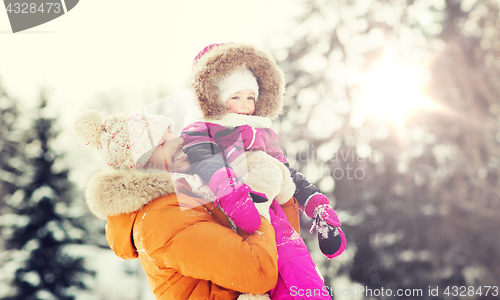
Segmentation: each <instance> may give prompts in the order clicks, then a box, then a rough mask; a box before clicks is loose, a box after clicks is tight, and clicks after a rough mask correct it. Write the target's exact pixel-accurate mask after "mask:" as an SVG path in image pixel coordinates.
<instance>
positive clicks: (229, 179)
mask: <svg viewBox="0 0 500 300" xmlns="http://www.w3.org/2000/svg"><path fill="white" fill-rule="evenodd" d="M209 186H210V189H211V190H212V192H213V193H214V194H215V196H216V200H215V202H214V204H215V205H219V206H220V208H221V209H222V211H223V212H224V213H225V214H226V216H227V217H228V218H229V219H231V220H232V221H233V222H234V224H235V225H236V226H237V227H239V228H241V229H242V230H243V231H245V232H246V233H248V234H251V233H254V232H255V231H256V230H257V229H259V227H260V222H261V221H260V214H259V212H258V211H257V208H255V205H254V203H253V199H252V197H251V193H253V192H252V190H251V189H250V187H249V186H248V185H246V184H244V183H242V182H240V181H238V180H237V177H236V174H235V173H234V171H233V170H232V169H229V168H221V169H219V170H217V171H216V172H215V173H214V175H213V176H212V178H211V179H210V183H209Z"/></svg>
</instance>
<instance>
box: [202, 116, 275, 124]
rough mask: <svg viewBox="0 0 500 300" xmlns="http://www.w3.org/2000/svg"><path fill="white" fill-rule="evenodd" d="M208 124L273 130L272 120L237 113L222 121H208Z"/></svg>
mask: <svg viewBox="0 0 500 300" xmlns="http://www.w3.org/2000/svg"><path fill="white" fill-rule="evenodd" d="M206 122H210V123H214V124H219V125H221V126H224V127H236V126H242V125H249V126H252V127H254V128H271V125H272V122H271V119H269V118H267V117H259V116H247V115H240V114H235V113H228V114H227V115H224V116H223V117H222V118H221V119H220V120H206Z"/></svg>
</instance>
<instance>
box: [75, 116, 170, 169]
mask: <svg viewBox="0 0 500 300" xmlns="http://www.w3.org/2000/svg"><path fill="white" fill-rule="evenodd" d="M170 126H172V121H170V119H168V118H166V117H164V116H156V115H148V114H145V113H143V112H141V111H139V112H137V113H135V114H132V115H127V114H120V115H112V116H111V117H109V118H107V119H106V120H104V121H103V120H102V117H101V115H100V114H99V113H98V112H97V111H95V110H90V111H87V112H84V113H82V114H81V115H80V116H78V117H77V118H76V119H75V124H74V130H75V134H76V136H77V137H78V139H79V140H80V141H81V142H82V143H83V144H85V145H86V146H89V147H91V148H94V149H96V150H97V151H98V152H99V154H100V155H101V157H102V159H103V160H104V162H105V163H106V164H108V165H109V166H110V167H112V168H115V169H130V168H138V169H144V167H145V166H146V164H147V162H148V160H149V158H150V157H151V154H152V152H153V150H154V149H155V148H156V147H157V146H158V145H159V144H160V143H161V142H162V141H163V135H164V133H165V131H166V130H168V128H169V127H170Z"/></svg>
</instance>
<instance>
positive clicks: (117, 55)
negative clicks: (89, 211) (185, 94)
mask: <svg viewBox="0 0 500 300" xmlns="http://www.w3.org/2000/svg"><path fill="white" fill-rule="evenodd" d="M296 3H297V1H285V0H271V1H268V0H253V1H243V0H212V1H202V0H183V1H177V0H176V1H173V0H168V1H165V0H149V1H140V2H138V1H119V0H107V1H97V0H84V1H80V2H79V3H78V5H77V6H76V7H75V8H73V9H72V10H71V11H69V12H67V13H66V14H65V15H63V16H61V17H59V18H57V19H54V20H52V21H50V22H48V23H45V24H42V25H40V26H37V27H34V28H31V29H28V30H26V31H22V32H18V33H15V34H13V33H12V31H11V27H10V24H9V21H8V16H7V13H6V11H4V10H1V11H0V45H1V47H0V79H1V81H2V84H3V86H4V87H6V88H7V91H8V92H9V94H10V95H11V96H13V97H15V98H16V99H18V100H19V102H20V103H21V104H23V106H24V107H26V108H28V109H29V108H34V106H35V104H36V103H37V102H36V101H35V100H36V99H38V97H37V96H38V93H39V91H40V87H42V86H44V87H47V88H48V89H49V99H50V100H51V102H52V105H51V107H52V108H51V109H52V113H53V114H54V116H56V117H57V118H58V119H59V120H60V121H61V124H62V127H63V129H64V131H63V133H62V134H61V137H60V139H62V140H63V141H64V142H61V143H57V144H58V145H56V146H60V147H61V148H63V149H61V150H64V151H65V152H67V150H66V149H64V147H67V146H68V145H70V146H71V145H73V144H75V145H76V146H75V147H71V148H70V150H69V152H70V153H68V155H69V158H70V159H76V160H78V159H81V157H80V156H81V155H80V154H82V153H84V152H80V150H82V148H81V146H80V145H77V144H78V142H77V140H76V138H75V137H74V136H73V134H72V132H71V130H68V129H70V128H71V124H72V121H73V119H74V117H75V116H76V115H77V114H78V113H80V112H82V111H83V110H85V109H89V108H96V107H95V106H96V101H98V100H96V99H99V95H108V98H109V97H111V98H113V95H116V94H117V93H118V94H119V97H118V96H116V98H117V102H118V100H119V101H120V102H121V103H117V106H116V107H117V108H118V109H117V111H113V113H122V112H134V111H135V110H137V109H140V108H141V107H142V106H143V105H144V103H149V102H152V101H155V100H158V99H159V98H160V95H159V93H160V91H161V92H162V93H163V95H162V96H166V95H168V94H171V93H177V92H180V91H182V90H184V88H185V82H186V80H187V79H188V77H189V74H190V71H191V64H192V60H193V58H194V57H195V56H196V54H197V53H198V52H199V51H200V50H201V49H202V48H203V47H205V46H206V45H208V44H211V43H220V42H239V43H250V44H253V45H256V46H260V47H264V48H269V47H270V45H272V44H273V43H276V39H275V37H277V36H283V35H284V34H285V33H287V27H288V26H287V24H289V22H290V21H291V18H292V16H293V15H294V14H296V11H297V4H296ZM114 109H115V108H113V110H114ZM118 110H121V111H118ZM73 149H80V150H76V151H77V152H76V153H78V155H76V156H77V158H72V155H73V156H74V155H75V154H74V153H73V152H72V151H73ZM83 164H86V162H85V161H81V162H80V164H78V162H76V165H77V166H78V165H83ZM73 174H74V173H73ZM82 176H83V177H86V176H88V175H82Z"/></svg>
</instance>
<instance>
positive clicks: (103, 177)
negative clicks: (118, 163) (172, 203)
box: [85, 169, 175, 219]
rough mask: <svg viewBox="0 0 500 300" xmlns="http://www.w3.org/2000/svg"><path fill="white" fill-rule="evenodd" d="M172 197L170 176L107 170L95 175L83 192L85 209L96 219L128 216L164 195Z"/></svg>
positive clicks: (166, 174) (136, 171)
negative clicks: (127, 214) (124, 214)
mask: <svg viewBox="0 0 500 300" xmlns="http://www.w3.org/2000/svg"><path fill="white" fill-rule="evenodd" d="M173 193H175V189H174V185H173V183H172V179H171V177H170V174H169V173H166V172H163V173H146V172H142V171H139V170H136V169H127V170H123V169H122V170H116V169H106V170H104V171H100V172H97V173H96V174H94V175H93V176H92V177H91V178H90V180H89V182H88V184H87V188H86V190H85V198H86V203H87V206H88V208H89V210H90V212H92V214H94V215H95V216H96V217H97V218H99V219H106V218H107V217H108V216H112V215H118V214H122V213H131V212H134V211H137V210H139V209H141V208H142V207H143V206H144V205H145V204H147V203H148V202H150V201H151V200H153V199H156V198H158V197H160V196H163V195H169V194H173Z"/></svg>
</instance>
